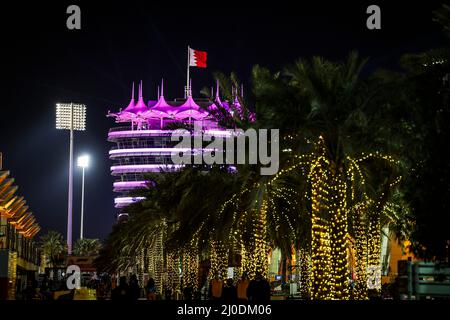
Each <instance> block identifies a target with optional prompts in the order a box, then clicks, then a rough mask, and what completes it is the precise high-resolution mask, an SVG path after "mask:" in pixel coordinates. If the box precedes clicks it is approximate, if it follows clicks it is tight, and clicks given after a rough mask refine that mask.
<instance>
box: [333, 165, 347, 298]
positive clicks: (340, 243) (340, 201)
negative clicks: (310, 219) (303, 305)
mask: <svg viewBox="0 0 450 320" xmlns="http://www.w3.org/2000/svg"><path fill="white" fill-rule="evenodd" d="M331 169H332V170H331V174H332V183H331V185H330V189H331V197H332V198H331V199H333V198H334V201H333V200H332V201H330V207H329V210H330V213H331V251H332V260H331V261H332V270H333V277H334V280H333V284H334V290H333V291H334V299H338V300H347V299H349V276H348V274H349V272H348V252H347V248H348V241H347V239H348V234H347V203H346V196H347V183H346V182H345V180H344V177H343V173H342V172H335V169H334V168H333V167H332V168H331ZM340 169H341V168H340Z"/></svg>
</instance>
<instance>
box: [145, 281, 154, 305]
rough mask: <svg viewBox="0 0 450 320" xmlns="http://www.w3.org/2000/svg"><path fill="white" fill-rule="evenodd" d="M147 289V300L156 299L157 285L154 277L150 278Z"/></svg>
mask: <svg viewBox="0 0 450 320" xmlns="http://www.w3.org/2000/svg"><path fill="white" fill-rule="evenodd" d="M145 291H146V295H147V300H156V286H155V280H154V279H153V278H150V279H148V281H147V285H146V286H145Z"/></svg>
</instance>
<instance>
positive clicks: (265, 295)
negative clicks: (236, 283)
mask: <svg viewBox="0 0 450 320" xmlns="http://www.w3.org/2000/svg"><path fill="white" fill-rule="evenodd" d="M247 297H248V299H249V300H250V301H251V302H252V303H266V302H268V301H270V284H269V282H268V281H267V280H266V279H265V278H264V277H263V276H262V274H261V273H260V272H257V273H256V277H255V279H253V280H252V281H250V283H249V285H248V288H247Z"/></svg>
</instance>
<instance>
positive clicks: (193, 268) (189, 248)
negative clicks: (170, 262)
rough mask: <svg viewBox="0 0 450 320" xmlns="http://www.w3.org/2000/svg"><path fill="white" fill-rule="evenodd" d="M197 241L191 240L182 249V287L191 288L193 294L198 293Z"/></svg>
mask: <svg viewBox="0 0 450 320" xmlns="http://www.w3.org/2000/svg"><path fill="white" fill-rule="evenodd" d="M198 264H199V257H198V241H197V239H196V238H194V239H192V240H191V241H190V242H189V244H188V245H186V247H185V248H184V249H183V265H182V268H183V287H184V288H188V287H191V288H192V289H193V292H197V291H198V282H199V281H198V271H199V267H198Z"/></svg>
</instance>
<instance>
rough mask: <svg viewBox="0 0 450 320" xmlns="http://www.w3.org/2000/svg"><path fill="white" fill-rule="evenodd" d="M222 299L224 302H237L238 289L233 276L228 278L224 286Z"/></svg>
mask: <svg viewBox="0 0 450 320" xmlns="http://www.w3.org/2000/svg"><path fill="white" fill-rule="evenodd" d="M221 299H222V301H223V302H224V303H230V304H231V303H236V300H237V291H236V287H235V286H234V285H233V279H232V278H228V279H227V281H226V283H225V285H224V286H223V288H222V296H221Z"/></svg>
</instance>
